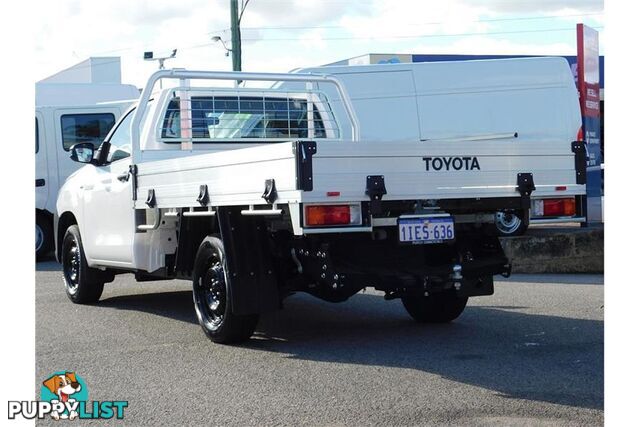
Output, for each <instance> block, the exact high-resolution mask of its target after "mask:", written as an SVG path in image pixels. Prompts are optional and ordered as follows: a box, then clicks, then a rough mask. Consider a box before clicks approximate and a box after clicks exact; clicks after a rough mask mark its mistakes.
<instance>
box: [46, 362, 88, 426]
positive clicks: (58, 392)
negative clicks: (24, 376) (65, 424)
mask: <svg viewBox="0 0 640 427" xmlns="http://www.w3.org/2000/svg"><path fill="white" fill-rule="evenodd" d="M42 385H43V386H44V387H45V388H46V389H47V390H48V391H49V392H51V394H53V395H54V396H55V397H53V398H52V399H50V400H49V401H50V402H51V403H58V402H61V403H67V402H68V403H69V404H73V403H75V402H76V399H75V398H72V397H71V396H73V395H76V396H77V393H80V391H82V389H83V387H82V384H80V379H79V377H77V376H76V374H75V372H62V373H56V374H55V375H53V376H51V377H50V378H48V379H47V380H45V381H44V382H43V383H42ZM43 390H44V389H43ZM85 394H86V393H85ZM43 397H44V396H43ZM78 397H80V396H78ZM81 400H86V398H85V399H81ZM77 417H78V412H77V411H75V410H72V411H64V412H62V413H60V412H57V411H53V412H51V418H53V419H55V420H59V419H69V420H74V419H76V418H77Z"/></svg>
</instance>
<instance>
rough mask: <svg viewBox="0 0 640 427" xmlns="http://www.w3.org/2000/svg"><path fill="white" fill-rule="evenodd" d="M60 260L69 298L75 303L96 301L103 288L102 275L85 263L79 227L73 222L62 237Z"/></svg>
mask: <svg viewBox="0 0 640 427" xmlns="http://www.w3.org/2000/svg"><path fill="white" fill-rule="evenodd" d="M61 261H62V274H63V277H64V284H65V289H66V291H67V296H68V297H69V299H70V300H71V301H73V302H74V303H76V304H92V303H96V302H98V300H99V299H100V296H101V295H102V290H103V289H104V283H105V281H104V280H103V277H102V276H104V275H103V274H102V272H101V271H100V270H96V269H94V268H91V267H89V266H88V265H87V260H86V258H85V254H84V247H83V246H82V239H81V238H80V229H79V228H78V226H77V225H75V224H74V225H72V226H70V227H69V228H67V231H66V233H65V234H64V238H63V239H62V251H61Z"/></svg>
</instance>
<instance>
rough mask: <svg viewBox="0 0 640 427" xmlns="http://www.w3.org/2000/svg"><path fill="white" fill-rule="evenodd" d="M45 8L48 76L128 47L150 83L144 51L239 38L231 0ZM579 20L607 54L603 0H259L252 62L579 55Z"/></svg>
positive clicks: (220, 65)
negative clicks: (233, 32) (232, 27)
mask: <svg viewBox="0 0 640 427" xmlns="http://www.w3.org/2000/svg"><path fill="white" fill-rule="evenodd" d="M240 1H242V0H240ZM38 15H39V19H40V26H39V31H38V32H37V34H36V67H37V68H36V69H37V70H38V72H39V74H38V77H39V78H44V77H46V76H48V75H51V74H53V73H55V72H57V71H59V70H61V69H63V68H66V67H68V66H71V65H73V64H75V63H77V62H79V61H81V60H83V59H86V58H87V57H89V56H121V58H122V75H123V82H125V83H132V84H136V85H138V86H141V85H143V83H144V81H145V78H146V76H147V75H148V74H149V73H151V72H152V71H154V70H155V68H156V65H155V64H154V63H149V62H144V61H143V60H142V53H143V52H144V51H145V50H154V51H169V50H171V49H173V48H177V49H178V55H177V58H176V59H175V60H172V61H171V62H168V63H167V65H168V66H170V67H184V68H190V69H218V70H229V69H231V59H230V57H225V55H224V52H225V51H224V49H223V48H222V45H221V44H220V43H214V42H213V41H211V40H210V38H211V36H212V35H220V36H221V37H222V38H223V39H225V40H228V39H229V38H230V35H229V31H228V27H229V1H228V0H182V1H181V2H176V1H174V0H153V1H147V0H137V1H131V0H111V1H109V2H86V1H81V0H59V1H56V2H43V3H41V4H39V9H38ZM578 22H584V23H585V24H587V25H590V26H593V27H596V28H598V30H599V31H600V32H601V36H600V44H601V53H604V51H605V47H606V37H605V35H606V34H605V28H604V16H603V2H602V0H583V1H574V0H564V1H559V0H537V1H514V0H511V1H508V0H448V1H431V0H422V1H420V0H395V1H394V0H361V1H348V0H249V3H248V4H247V7H246V10H245V13H244V16H243V18H242V28H243V33H242V35H243V65H244V67H243V68H244V69H245V70H247V71H288V70H291V69H293V68H297V67H303V66H314V65H321V64H326V63H330V62H335V61H338V60H340V59H344V58H348V57H354V56H359V55H362V54H365V53H422V54H428V53H451V54H465V53H466V54H469V53H477V54H510V53H511V54H549V55H556V54H566V55H570V54H575V49H576V48H575V44H576V41H575V30H574V28H575V24H576V23H578ZM227 43H229V42H228V41H227Z"/></svg>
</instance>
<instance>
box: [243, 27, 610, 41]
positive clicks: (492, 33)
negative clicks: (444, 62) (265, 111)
mask: <svg viewBox="0 0 640 427" xmlns="http://www.w3.org/2000/svg"><path fill="white" fill-rule="evenodd" d="M591 28H595V29H603V28H604V27H603V26H597V27H591ZM575 30H576V29H575V28H549V29H539V30H514V31H487V32H479V33H457V34H419V35H398V36H376V35H373V36H360V37H355V36H344V37H343V36H339V37H320V38H294V37H277V38H245V39H244V40H245V41H264V42H272V41H315V40H318V39H319V40H389V39H421V38H437V37H466V36H491V35H499V34H526V33H549V32H559V31H575Z"/></svg>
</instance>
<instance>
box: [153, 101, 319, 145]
mask: <svg viewBox="0 0 640 427" xmlns="http://www.w3.org/2000/svg"><path fill="white" fill-rule="evenodd" d="M190 112H191V121H190V125H191V128H190V131H191V138H192V139H193V142H194V143H198V142H201V143H202V142H212V140H223V141H224V142H230V141H233V140H242V139H291V138H294V139H295V138H308V135H309V123H310V121H309V120H308V119H307V102H306V100H300V99H292V98H275V97H274V98H262V97H236V96H229V97H218V96H217V97H215V98H214V97H212V96H211V97H197V96H194V97H192V98H191V111H190ZM181 125H182V126H184V123H181V120H180V99H179V98H174V99H172V100H171V101H170V102H169V106H168V108H167V112H166V114H165V118H164V121H163V124H162V138H163V139H165V141H166V142H174V141H171V140H172V139H175V142H178V141H180V140H181V139H182V129H181ZM313 127H314V138H326V137H327V133H326V129H325V124H324V122H323V120H322V117H321V115H320V112H319V111H318V108H317V106H316V105H314V106H313Z"/></svg>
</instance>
